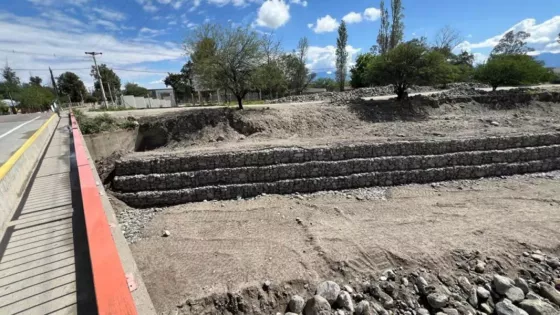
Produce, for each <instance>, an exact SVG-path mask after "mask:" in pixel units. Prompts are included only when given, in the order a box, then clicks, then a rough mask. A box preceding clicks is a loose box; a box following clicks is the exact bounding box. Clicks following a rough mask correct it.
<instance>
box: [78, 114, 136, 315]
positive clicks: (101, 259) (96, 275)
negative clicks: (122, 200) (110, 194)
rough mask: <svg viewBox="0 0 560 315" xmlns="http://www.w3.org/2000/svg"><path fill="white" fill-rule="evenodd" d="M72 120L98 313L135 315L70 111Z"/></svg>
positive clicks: (93, 178)
mask: <svg viewBox="0 0 560 315" xmlns="http://www.w3.org/2000/svg"><path fill="white" fill-rule="evenodd" d="M71 121H72V134H73V136H74V148H75V152H76V162H77V164H78V174H79V178H80V189H81V194H82V202H83V207H84V217H85V226H86V230H87V239H88V245H89V252H90V259H91V270H92V273H93V285H94V289H95V297H96V303H97V309H98V312H99V314H102V315H109V314H110V315H135V314H138V313H137V311H136V306H135V305H134V301H133V299H132V295H131V293H130V290H129V288H128V284H127V281H126V277H125V274H124V270H123V267H122V265H121V260H120V258H119V254H118V252H117V247H116V245H115V242H114V240H113V235H112V234H111V229H110V227H109V222H108V221H107V217H106V216H105V211H104V209H103V205H102V202H101V197H100V195H99V190H98V188H97V184H96V182H95V177H94V174H93V171H92V169H91V166H90V163H89V161H88V154H87V150H86V144H85V142H84V139H83V136H82V133H81V131H80V128H79V126H78V123H77V121H76V118H75V117H74V115H73V114H71ZM99 184H101V183H99Z"/></svg>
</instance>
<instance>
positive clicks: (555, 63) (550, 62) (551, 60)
mask: <svg viewBox="0 0 560 315" xmlns="http://www.w3.org/2000/svg"><path fill="white" fill-rule="evenodd" d="M535 58H537V60H541V61H543V62H544V65H545V66H546V67H549V68H560V53H558V54H552V53H544V54H540V55H538V56H536V57H535Z"/></svg>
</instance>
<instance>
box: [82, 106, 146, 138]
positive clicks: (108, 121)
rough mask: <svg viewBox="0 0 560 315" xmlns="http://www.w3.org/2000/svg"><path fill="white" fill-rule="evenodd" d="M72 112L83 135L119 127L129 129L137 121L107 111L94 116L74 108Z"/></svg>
mask: <svg viewBox="0 0 560 315" xmlns="http://www.w3.org/2000/svg"><path fill="white" fill-rule="evenodd" d="M73 112H74V117H76V120H77V121H78V125H80V130H81V131H82V133H83V134H84V135H88V134H96V133H100V132H108V131H116V130H121V129H128V130H130V129H134V128H136V127H137V126H138V122H137V121H136V120H129V119H123V118H115V117H113V116H111V115H109V114H107V113H104V114H101V115H97V116H95V117H88V116H86V115H84V113H83V112H82V111H81V110H79V109H75V110H73Z"/></svg>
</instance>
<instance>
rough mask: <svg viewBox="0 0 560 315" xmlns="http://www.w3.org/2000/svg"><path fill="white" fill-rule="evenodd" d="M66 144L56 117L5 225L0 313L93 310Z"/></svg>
mask: <svg viewBox="0 0 560 315" xmlns="http://www.w3.org/2000/svg"><path fill="white" fill-rule="evenodd" d="M70 142H71V138H70V131H69V129H68V122H67V119H61V120H60V122H59V124H58V126H57V128H56V130H55V132H54V135H53V137H52V139H51V141H50V143H49V144H48V147H47V149H46V151H45V153H44V156H43V157H42V160H41V161H40V162H39V164H38V166H37V169H36V170H35V172H34V174H33V175H32V178H31V180H30V183H29V187H28V188H27V190H26V191H25V193H24V195H23V197H22V200H21V202H20V204H19V207H18V208H17V210H16V212H15V213H14V215H13V216H12V218H11V221H10V222H9V223H8V224H7V229H6V231H5V232H4V235H3V237H2V241H1V242H0V314H77V313H78V312H79V313H80V314H83V313H90V312H89V311H82V310H87V309H89V310H90V311H93V312H95V302H94V301H95V296H94V294H93V286H92V283H91V270H90V269H89V270H88V268H89V262H88V258H87V257H88V256H87V241H86V240H85V232H84V230H83V218H82V216H83V215H80V214H79V212H80V211H79V210H78V209H80V210H81V206H80V207H76V206H74V207H73V205H76V204H78V203H77V202H79V203H81V199H79V200H76V199H77V198H76V195H75V193H74V194H73V193H72V191H73V189H72V188H73V187H75V186H76V185H79V184H78V183H76V181H75V180H72V175H71V172H70V170H71V150H70ZM78 191H79V186H78ZM73 209H76V211H74V210H73ZM84 253H85V255H84ZM84 256H85V257H84ZM92 303H93V305H92Z"/></svg>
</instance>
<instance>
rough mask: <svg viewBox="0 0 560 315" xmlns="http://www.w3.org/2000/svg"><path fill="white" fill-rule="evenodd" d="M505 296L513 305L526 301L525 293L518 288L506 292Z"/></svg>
mask: <svg viewBox="0 0 560 315" xmlns="http://www.w3.org/2000/svg"><path fill="white" fill-rule="evenodd" d="M505 296H506V297H507V298H508V299H510V301H512V302H513V303H517V302H521V301H523V299H525V293H523V290H521V289H520V288H518V287H511V288H509V289H508V290H507V291H506V294H505Z"/></svg>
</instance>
